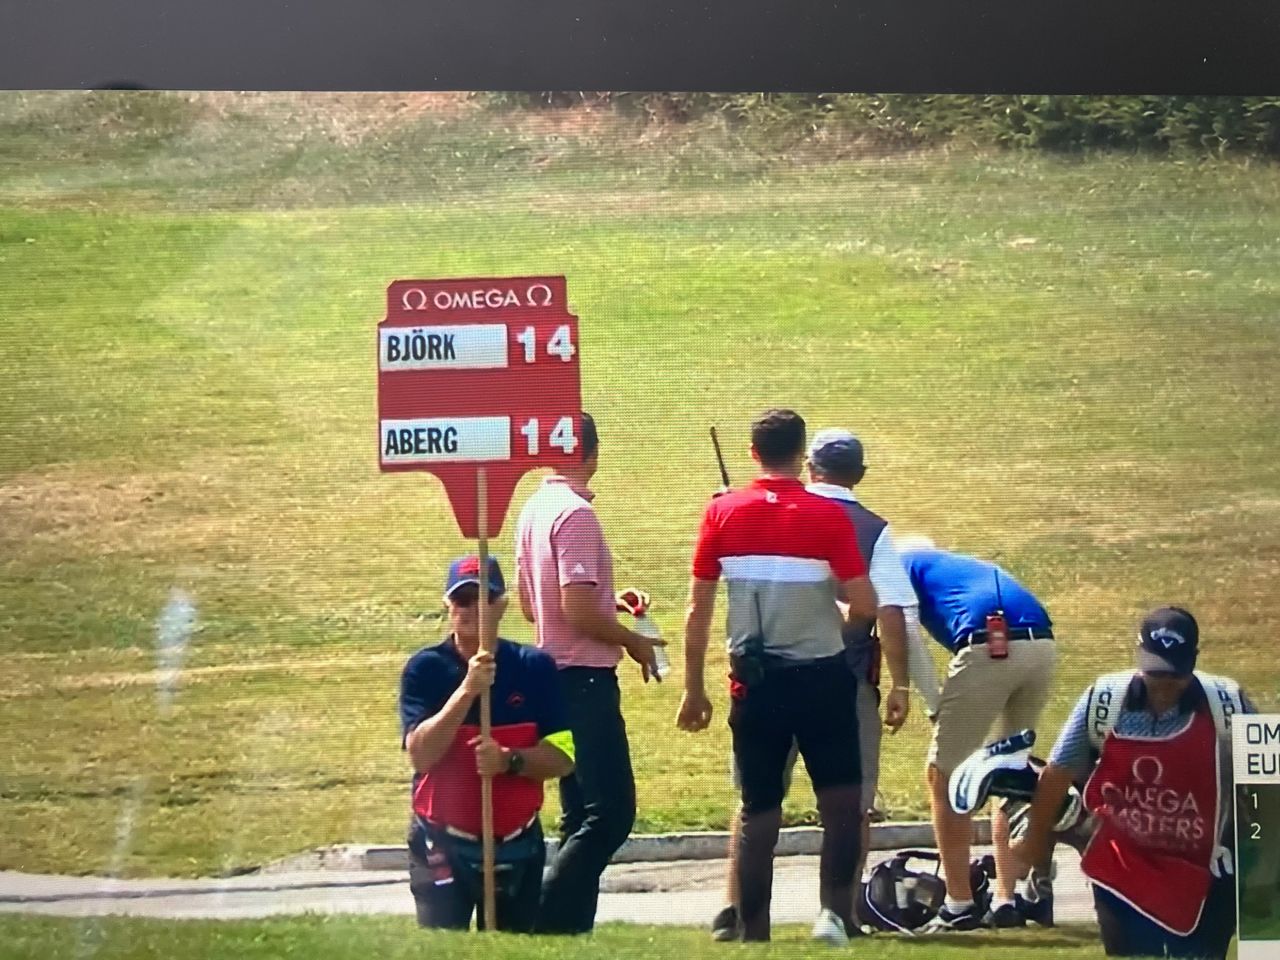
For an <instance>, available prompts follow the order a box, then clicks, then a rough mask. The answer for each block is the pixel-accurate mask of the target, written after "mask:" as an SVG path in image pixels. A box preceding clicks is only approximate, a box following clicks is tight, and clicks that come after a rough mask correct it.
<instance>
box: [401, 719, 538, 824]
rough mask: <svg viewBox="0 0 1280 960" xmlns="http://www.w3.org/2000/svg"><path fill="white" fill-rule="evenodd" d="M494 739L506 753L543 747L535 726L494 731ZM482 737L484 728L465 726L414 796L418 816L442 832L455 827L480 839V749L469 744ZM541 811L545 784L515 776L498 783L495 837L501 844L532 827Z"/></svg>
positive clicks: (501, 777) (504, 776)
mask: <svg viewBox="0 0 1280 960" xmlns="http://www.w3.org/2000/svg"><path fill="white" fill-rule="evenodd" d="M492 731H493V739H494V740H496V741H497V742H498V743H500V744H502V745H503V746H504V747H514V748H516V749H521V748H527V747H532V746H534V745H536V744H537V742H538V728H537V725H536V724H532V723H517V724H512V725H510V726H502V727H493V728H492ZM479 735H480V728H479V727H477V726H471V725H469V724H463V725H462V726H461V727H459V728H458V732H457V733H456V734H455V735H454V738H453V743H451V744H450V745H449V749H448V751H447V752H446V753H445V755H444V756H443V757H441V758H440V762H439V763H437V764H436V765H435V766H434V767H433V768H432V770H431V772H430V773H428V774H427V775H426V776H425V777H423V778H422V780H420V781H419V782H418V787H417V789H416V790H414V792H413V810H414V812H415V813H417V814H418V816H420V817H423V818H424V819H426V820H429V821H430V822H431V823H435V824H439V825H440V826H442V827H453V828H455V829H457V830H461V831H463V832H464V833H469V834H471V835H472V836H475V837H478V836H480V834H481V832H482V830H483V827H482V822H483V819H482V817H481V814H480V774H478V773H476V748H475V747H471V746H468V745H467V744H468V741H470V740H473V739H475V738H476V737H478V736H479ZM541 807H542V784H541V783H540V782H539V781H537V780H530V779H529V778H528V777H522V776H518V775H515V774H510V773H500V774H498V775H497V776H496V777H494V778H493V833H494V836H495V837H498V838H499V839H501V838H502V837H505V836H507V835H508V834H510V833H514V832H515V831H516V830H519V829H520V828H521V827H523V826H524V825H525V824H526V823H528V822H529V821H530V820H531V819H532V818H533V815H534V814H535V813H537V812H538V810H539V809H541Z"/></svg>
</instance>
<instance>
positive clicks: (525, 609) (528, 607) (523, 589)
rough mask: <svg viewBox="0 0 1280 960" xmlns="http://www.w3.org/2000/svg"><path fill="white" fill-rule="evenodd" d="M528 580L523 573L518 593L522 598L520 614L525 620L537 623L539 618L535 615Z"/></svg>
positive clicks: (519, 581)
mask: <svg viewBox="0 0 1280 960" xmlns="http://www.w3.org/2000/svg"><path fill="white" fill-rule="evenodd" d="M527 579H528V578H527V577H526V576H525V574H524V573H523V572H521V574H520V578H519V580H518V582H517V591H516V592H517V593H518V594H519V596H520V612H521V613H523V614H524V618H525V619H526V620H528V621H529V622H530V623H537V622H538V618H537V617H536V616H535V614H534V610H533V597H531V596H529V585H528V583H527Z"/></svg>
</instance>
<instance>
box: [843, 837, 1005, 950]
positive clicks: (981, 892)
mask: <svg viewBox="0 0 1280 960" xmlns="http://www.w3.org/2000/svg"><path fill="white" fill-rule="evenodd" d="M913 862H918V863H919V864H921V865H922V866H923V865H928V866H923V869H915V868H913V866H912V863H913ZM941 867H942V861H941V859H940V858H939V856H938V854H937V853H935V852H934V851H931V850H903V851H902V852H901V853H897V854H894V855H893V856H892V857H890V858H889V859H888V860H885V861H883V862H881V863H879V864H877V865H876V866H874V867H872V869H871V873H870V874H869V875H868V876H867V881H866V883H864V884H863V885H862V886H861V887H860V888H859V890H858V898H857V900H856V902H855V903H854V916H855V918H856V919H857V921H858V924H859V925H860V926H864V927H871V928H872V929H874V930H884V931H888V932H891V933H905V934H913V933H914V932H915V931H916V930H918V929H919V928H920V927H923V926H924V925H925V924H926V923H928V922H929V921H930V920H932V919H933V918H934V917H935V916H937V915H938V911H939V910H940V909H941V908H942V902H943V900H945V899H946V896H947V884H946V881H945V880H943V879H942V877H941V876H940V874H939V871H940V870H941ZM995 874H996V865H995V860H994V859H993V858H992V857H991V856H990V855H988V856H985V857H982V858H980V859H977V860H974V861H973V862H972V863H971V864H970V865H969V884H970V886H971V887H972V888H973V899H974V902H975V903H977V904H978V905H979V906H980V908H981V909H982V910H984V911H985V910H986V908H987V905H988V904H989V903H990V900H991V881H992V879H993V878H994V877H995Z"/></svg>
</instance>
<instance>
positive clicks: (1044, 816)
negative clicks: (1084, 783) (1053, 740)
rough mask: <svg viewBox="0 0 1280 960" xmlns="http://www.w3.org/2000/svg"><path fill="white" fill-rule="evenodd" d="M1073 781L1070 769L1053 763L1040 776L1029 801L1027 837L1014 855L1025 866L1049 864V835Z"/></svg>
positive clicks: (1050, 846) (1050, 844)
mask: <svg viewBox="0 0 1280 960" xmlns="http://www.w3.org/2000/svg"><path fill="white" fill-rule="evenodd" d="M1073 780H1074V776H1073V775H1072V773H1071V770H1070V769H1068V768H1067V767H1060V766H1058V765H1057V764H1056V763H1052V762H1050V763H1049V764H1048V766H1046V767H1045V768H1044V770H1042V771H1041V772H1040V779H1039V780H1038V781H1036V792H1035V794H1034V795H1033V796H1032V798H1031V810H1030V811H1029V812H1028V814H1027V834H1026V837H1025V839H1024V840H1023V841H1022V843H1021V844H1019V845H1018V851H1017V853H1018V859H1019V860H1021V861H1022V862H1023V863H1025V864H1026V865H1027V866H1036V865H1037V864H1041V863H1044V862H1045V861H1046V860H1048V858H1049V854H1050V852H1051V848H1052V843H1051V842H1050V837H1049V834H1050V833H1051V832H1052V831H1053V825H1054V823H1056V822H1057V819H1058V811H1059V810H1061V809H1062V801H1063V800H1065V799H1066V797H1067V791H1068V790H1069V789H1070V788H1071V784H1072V781H1073Z"/></svg>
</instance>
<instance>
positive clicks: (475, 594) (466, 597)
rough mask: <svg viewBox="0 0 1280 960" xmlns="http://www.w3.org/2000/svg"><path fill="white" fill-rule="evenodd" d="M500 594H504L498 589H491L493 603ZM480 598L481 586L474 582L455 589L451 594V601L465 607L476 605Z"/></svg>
mask: <svg viewBox="0 0 1280 960" xmlns="http://www.w3.org/2000/svg"><path fill="white" fill-rule="evenodd" d="M500 596H502V594H501V593H498V592H497V591H496V590H490V591H489V602H490V603H493V602H494V601H495V600H497V599H498V598H499V597H500ZM479 599H480V588H479V587H478V586H477V585H476V584H474V583H469V584H467V585H466V586H462V587H459V588H458V589H457V590H455V591H453V593H451V594H449V602H450V603H452V604H454V605H455V606H458V607H463V608H464V609H465V608H466V607H473V606H475V604H476V601H477V600H479Z"/></svg>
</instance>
